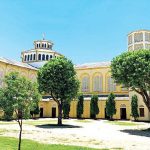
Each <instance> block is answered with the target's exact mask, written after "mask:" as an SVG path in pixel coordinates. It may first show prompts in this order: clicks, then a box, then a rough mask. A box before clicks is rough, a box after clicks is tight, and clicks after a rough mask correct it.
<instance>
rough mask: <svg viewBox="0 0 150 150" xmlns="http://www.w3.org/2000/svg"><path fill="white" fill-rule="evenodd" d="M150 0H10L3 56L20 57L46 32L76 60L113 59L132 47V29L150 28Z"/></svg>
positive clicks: (1, 6)
mask: <svg viewBox="0 0 150 150" xmlns="http://www.w3.org/2000/svg"><path fill="white" fill-rule="evenodd" d="M149 6H150V1H149V0H24V1H23V0H5V1H1V2H0V56H1V57H6V58H11V59H15V60H18V61H20V60H21V59H20V53H21V51H22V50H28V49H31V48H33V41H34V40H38V39H42V33H45V35H46V36H45V38H46V39H49V40H51V41H53V42H54V44H55V45H54V50H56V51H58V52H60V53H62V54H64V55H65V56H67V57H68V58H70V59H72V61H73V62H74V63H75V64H80V63H85V62H99V61H109V60H111V59H112V58H113V57H115V56H117V55H118V54H120V53H122V52H124V51H126V50H127V34H128V33H129V32H131V31H133V30H137V29H150V9H149Z"/></svg>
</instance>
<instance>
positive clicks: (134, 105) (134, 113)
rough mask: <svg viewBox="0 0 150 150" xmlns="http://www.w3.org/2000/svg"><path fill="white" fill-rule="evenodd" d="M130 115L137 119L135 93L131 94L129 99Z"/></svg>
mask: <svg viewBox="0 0 150 150" xmlns="http://www.w3.org/2000/svg"><path fill="white" fill-rule="evenodd" d="M131 116H132V117H133V118H134V120H137V118H138V117H139V113H138V98H137V96H136V95H133V96H132V100H131Z"/></svg>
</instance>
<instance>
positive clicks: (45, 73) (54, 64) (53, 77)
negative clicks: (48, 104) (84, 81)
mask: <svg viewBox="0 0 150 150" xmlns="http://www.w3.org/2000/svg"><path fill="white" fill-rule="evenodd" d="M38 83H39V89H40V91H41V92H44V93H46V94H49V95H51V97H52V98H53V100H54V101H55V102H56V103H57V105H58V125H62V106H63V103H64V102H66V101H71V100H72V99H74V98H75V97H76V95H77V93H78V89H79V81H78V80H77V77H76V72H75V70H74V65H73V64H72V62H71V61H70V60H68V59H67V58H65V57H57V58H54V59H51V61H49V62H48V63H46V64H45V65H44V66H43V67H42V68H41V69H40V70H39V72H38Z"/></svg>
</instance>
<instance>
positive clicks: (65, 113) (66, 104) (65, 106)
mask: <svg viewBox="0 0 150 150" xmlns="http://www.w3.org/2000/svg"><path fill="white" fill-rule="evenodd" d="M69 112H70V101H65V102H64V103H63V116H64V119H69Z"/></svg>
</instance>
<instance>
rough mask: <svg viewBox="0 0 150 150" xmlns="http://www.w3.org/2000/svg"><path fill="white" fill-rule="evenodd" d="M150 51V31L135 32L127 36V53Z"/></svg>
mask: <svg viewBox="0 0 150 150" xmlns="http://www.w3.org/2000/svg"><path fill="white" fill-rule="evenodd" d="M139 49H150V30H137V31H133V32H131V33H129V34H128V51H133V50H139Z"/></svg>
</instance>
